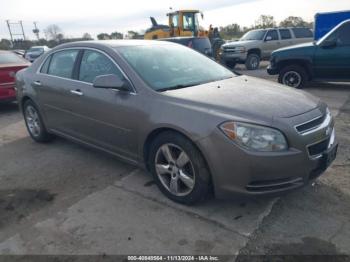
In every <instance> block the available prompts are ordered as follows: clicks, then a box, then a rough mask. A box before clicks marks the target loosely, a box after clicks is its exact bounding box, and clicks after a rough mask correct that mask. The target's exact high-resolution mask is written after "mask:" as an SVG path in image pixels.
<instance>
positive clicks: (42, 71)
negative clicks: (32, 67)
mask: <svg viewBox="0 0 350 262" xmlns="http://www.w3.org/2000/svg"><path fill="white" fill-rule="evenodd" d="M51 58H52V56H49V57H48V58H47V59H46V60H45V63H44V64H43V66H42V67H41V69H40V73H43V74H47V70H48V69H49V65H50V60H51Z"/></svg>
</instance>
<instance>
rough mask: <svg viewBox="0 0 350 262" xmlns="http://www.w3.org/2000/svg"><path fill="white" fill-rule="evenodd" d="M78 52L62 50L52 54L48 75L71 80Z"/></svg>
mask: <svg viewBox="0 0 350 262" xmlns="http://www.w3.org/2000/svg"><path fill="white" fill-rule="evenodd" d="M78 53H79V50H64V51H58V52H57V53H54V54H53V55H52V58H51V63H50V67H49V70H48V74H49V75H53V76H59V77H64V78H72V75H73V68H74V64H75V60H76V59H77V56H78Z"/></svg>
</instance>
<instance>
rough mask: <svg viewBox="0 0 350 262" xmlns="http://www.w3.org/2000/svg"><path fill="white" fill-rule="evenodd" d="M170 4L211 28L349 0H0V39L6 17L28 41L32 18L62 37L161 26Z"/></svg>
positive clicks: (305, 12) (326, 8) (311, 11)
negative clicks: (199, 14)
mask: <svg viewBox="0 0 350 262" xmlns="http://www.w3.org/2000/svg"><path fill="white" fill-rule="evenodd" d="M170 7H172V9H173V10H178V9H199V10H202V11H203V13H204V20H205V23H206V25H209V24H212V25H213V26H214V27H215V26H218V27H219V26H225V25H228V24H232V23H238V24H240V25H242V26H251V25H253V24H254V22H255V20H256V19H257V18H258V17H259V16H260V15H262V14H266V15H272V16H274V18H275V20H276V21H277V22H279V21H281V20H283V19H284V18H286V17H288V16H301V17H303V18H304V20H306V21H313V19H314V15H315V14H316V13H318V12H331V11H339V10H350V0H148V1H147V0H144V1H141V0H138V1H136V0H123V1H120V0H93V1H92V0H55V1H53V0H0V38H9V33H8V28H7V25H6V23H5V21H6V20H10V21H12V22H16V21H19V20H22V21H23V25H24V30H25V34H26V37H27V38H29V39H34V37H35V36H34V34H33V33H32V29H33V22H34V21H36V22H37V25H38V27H39V30H40V33H41V36H42V37H43V36H44V34H43V31H44V29H45V28H46V27H47V26H48V25H50V24H56V25H58V26H59V27H60V28H61V29H62V31H63V33H64V35H65V36H67V37H81V36H82V35H83V34H84V33H85V32H87V33H90V34H91V35H92V36H93V37H96V35H97V34H98V33H101V32H106V33H111V32H114V31H119V32H123V33H126V32H127V31H128V30H135V31H140V30H142V29H147V28H148V27H150V25H151V22H150V20H149V17H150V16H154V17H155V18H156V20H157V21H158V23H165V24H166V22H167V20H166V13H167V12H169V8H170ZM17 30H19V28H15V31H17Z"/></svg>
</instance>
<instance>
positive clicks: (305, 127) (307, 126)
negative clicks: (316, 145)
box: [295, 115, 326, 133]
mask: <svg viewBox="0 0 350 262" xmlns="http://www.w3.org/2000/svg"><path fill="white" fill-rule="evenodd" d="M325 118H326V115H322V116H319V117H317V118H315V119H313V120H311V121H308V122H306V123H303V124H301V125H298V126H296V127H295V129H296V130H297V131H298V132H299V133H305V132H307V131H310V130H312V129H315V128H317V127H319V126H320V125H321V124H322V123H323V121H324V120H325Z"/></svg>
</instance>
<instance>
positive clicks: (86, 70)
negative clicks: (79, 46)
mask: <svg viewBox="0 0 350 262" xmlns="http://www.w3.org/2000/svg"><path fill="white" fill-rule="evenodd" d="M110 74H114V75H117V76H119V77H120V78H121V79H123V78H124V77H123V74H122V73H121V71H120V70H119V69H118V68H117V66H116V65H115V64H114V63H113V62H112V61H111V59H109V58H108V57H107V56H105V55H104V54H102V53H100V52H97V51H93V50H85V51H84V54H83V58H82V60H81V64H80V70H79V80H80V81H83V82H87V83H92V82H93V81H94V80H95V78H96V76H100V75H110Z"/></svg>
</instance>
